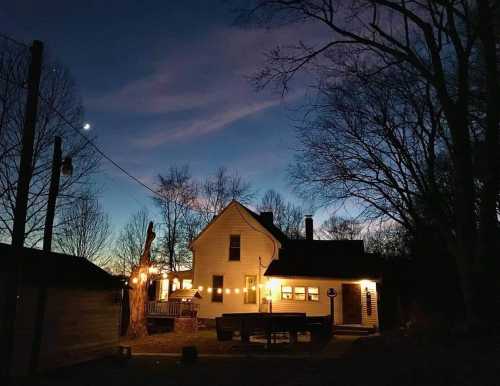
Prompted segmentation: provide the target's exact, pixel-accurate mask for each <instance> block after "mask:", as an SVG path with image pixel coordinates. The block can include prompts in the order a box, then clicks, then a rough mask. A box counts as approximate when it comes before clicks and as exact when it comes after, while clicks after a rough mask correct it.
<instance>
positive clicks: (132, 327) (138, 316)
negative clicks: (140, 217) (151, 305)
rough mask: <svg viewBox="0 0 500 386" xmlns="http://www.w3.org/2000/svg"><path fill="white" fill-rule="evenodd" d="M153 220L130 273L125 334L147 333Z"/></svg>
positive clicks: (139, 335) (133, 336)
mask: <svg viewBox="0 0 500 386" xmlns="http://www.w3.org/2000/svg"><path fill="white" fill-rule="evenodd" d="M155 236H156V235H155V233H154V232H153V222H152V221H151V222H150V223H149V226H148V232H147V235H146V242H145V243H144V251H143V253H142V255H141V258H140V260H139V265H138V266H136V267H134V269H133V270H132V273H131V275H130V280H129V285H130V287H131V289H130V290H129V298H130V323H129V327H128V332H127V335H128V336H129V337H131V338H139V337H142V336H145V335H147V334H148V333H147V328H146V315H145V307H146V301H147V287H148V274H149V267H150V266H151V244H152V243H153V240H154V238H155Z"/></svg>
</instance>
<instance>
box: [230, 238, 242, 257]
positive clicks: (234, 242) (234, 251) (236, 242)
mask: <svg viewBox="0 0 500 386" xmlns="http://www.w3.org/2000/svg"><path fill="white" fill-rule="evenodd" d="M229 261H240V235H231V236H229Z"/></svg>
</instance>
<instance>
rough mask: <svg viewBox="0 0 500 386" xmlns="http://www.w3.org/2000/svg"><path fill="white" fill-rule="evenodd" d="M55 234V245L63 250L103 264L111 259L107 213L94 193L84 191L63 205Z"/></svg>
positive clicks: (109, 227)
mask: <svg viewBox="0 0 500 386" xmlns="http://www.w3.org/2000/svg"><path fill="white" fill-rule="evenodd" d="M59 222H60V226H59V227H58V231H57V233H56V235H55V241H56V245H57V248H58V249H59V250H60V251H61V252H63V253H66V254H69V255H74V256H81V257H84V258H86V259H87V260H90V261H92V262H93V263H95V264H97V265H100V266H101V267H103V266H105V265H106V264H107V263H108V262H109V261H110V258H111V257H110V255H109V249H108V248H109V241H110V236H111V226H110V222H109V217H108V215H107V214H105V213H104V211H103V210H102V208H101V206H100V204H99V202H98V200H97V198H96V197H95V194H94V193H91V192H87V193H86V194H85V195H83V197H81V198H78V199H77V200H75V201H74V202H73V204H72V205H70V206H67V207H65V208H64V209H63V210H62V213H61V215H60V218H59Z"/></svg>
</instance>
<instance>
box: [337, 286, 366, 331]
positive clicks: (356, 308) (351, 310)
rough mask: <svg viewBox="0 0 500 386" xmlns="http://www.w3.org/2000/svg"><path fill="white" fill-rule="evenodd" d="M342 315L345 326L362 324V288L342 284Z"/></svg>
mask: <svg viewBox="0 0 500 386" xmlns="http://www.w3.org/2000/svg"><path fill="white" fill-rule="evenodd" d="M342 314H343V323H344V324H361V286H360V285H359V284H342Z"/></svg>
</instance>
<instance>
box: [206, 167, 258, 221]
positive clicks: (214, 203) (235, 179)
mask: <svg viewBox="0 0 500 386" xmlns="http://www.w3.org/2000/svg"><path fill="white" fill-rule="evenodd" d="M253 198H254V192H253V191H252V188H251V185H250V183H248V182H247V181H244V180H243V179H242V178H241V177H240V176H239V175H238V174H237V173H236V172H234V173H229V172H228V170H227V168H225V167H220V168H218V169H217V171H216V172H215V173H214V174H213V175H210V176H208V177H207V178H205V179H204V180H203V181H201V184H200V196H199V199H198V204H197V209H198V210H199V211H200V213H201V216H202V220H203V223H204V224H208V223H209V222H210V221H211V220H212V219H213V218H214V217H215V216H217V215H218V214H219V213H220V212H221V211H222V209H224V208H225V207H226V206H227V205H228V204H229V202H230V201H231V200H238V201H239V202H241V203H242V204H248V203H250V202H251V201H252V199H253Z"/></svg>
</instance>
